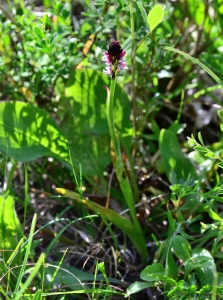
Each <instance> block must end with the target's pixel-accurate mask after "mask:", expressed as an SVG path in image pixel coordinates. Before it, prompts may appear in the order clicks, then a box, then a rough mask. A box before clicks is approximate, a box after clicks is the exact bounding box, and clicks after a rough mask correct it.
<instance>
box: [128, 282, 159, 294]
mask: <svg viewBox="0 0 223 300" xmlns="http://www.w3.org/2000/svg"><path fill="white" fill-rule="evenodd" d="M153 286H154V284H153V283H151V282H142V281H135V282H134V283H132V284H131V285H130V286H129V287H128V289H127V293H126V297H128V296H130V295H132V294H135V293H138V292H140V291H142V290H145V289H146V288H148V287H153Z"/></svg>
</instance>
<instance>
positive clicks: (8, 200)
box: [0, 196, 24, 263]
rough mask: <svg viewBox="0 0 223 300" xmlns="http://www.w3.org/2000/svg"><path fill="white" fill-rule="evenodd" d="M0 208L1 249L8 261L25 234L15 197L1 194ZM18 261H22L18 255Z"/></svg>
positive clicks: (5, 259)
mask: <svg viewBox="0 0 223 300" xmlns="http://www.w3.org/2000/svg"><path fill="white" fill-rule="evenodd" d="M0 208H1V209H0V250H1V251H2V256H3V257H4V261H7V260H8V258H9V257H10V255H11V254H12V251H13V250H15V249H16V246H17V244H18V243H19V241H20V240H21V238H22V237H23V236H24V234H23V231H22V226H21V224H20V222H19V219H18V217H17V214H16V212H15V207H14V200H13V198H12V197H11V196H8V197H3V196H0ZM16 262H17V263H21V261H20V258H19V257H18V256H17V260H16Z"/></svg>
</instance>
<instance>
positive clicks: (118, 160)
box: [106, 78, 147, 256]
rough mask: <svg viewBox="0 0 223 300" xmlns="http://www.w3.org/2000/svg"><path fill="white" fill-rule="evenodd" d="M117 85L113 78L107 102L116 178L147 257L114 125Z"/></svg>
mask: <svg viewBox="0 0 223 300" xmlns="http://www.w3.org/2000/svg"><path fill="white" fill-rule="evenodd" d="M115 84H116V79H115V78H112V79H111V86H110V91H109V89H108V88H107V101H106V110H107V119H108V127H109V132H110V136H111V144H112V147H113V148H114V152H115V160H114V168H115V171H116V176H117V178H118V181H119V184H120V188H121V191H122V193H123V196H124V199H125V201H126V203H127V205H128V208H129V211H130V215H131V218H132V222H133V224H134V226H135V228H136V229H137V231H138V232H139V239H141V242H142V241H143V242H142V244H144V249H143V250H142V252H143V255H145V256H146V255H147V249H146V244H145V240H144V235H143V233H142V229H141V227H140V224H139V221H138V218H137V216H136V210H135V201H134V197H133V193H132V189H131V185H130V181H129V178H128V176H127V174H126V171H125V167H124V164H123V160H122V155H121V148H120V141H119V136H118V132H117V131H116V129H115V124H114V115H113V111H114V110H113V107H114V93H115Z"/></svg>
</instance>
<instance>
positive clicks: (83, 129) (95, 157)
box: [56, 69, 132, 176]
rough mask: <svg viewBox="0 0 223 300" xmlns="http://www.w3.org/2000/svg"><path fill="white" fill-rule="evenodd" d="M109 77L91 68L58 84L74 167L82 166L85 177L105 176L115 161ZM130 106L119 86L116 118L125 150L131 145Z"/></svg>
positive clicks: (117, 89)
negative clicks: (109, 117) (108, 111)
mask: <svg viewBox="0 0 223 300" xmlns="http://www.w3.org/2000/svg"><path fill="white" fill-rule="evenodd" d="M109 85H110V79H109V77H108V76H106V75H104V74H102V73H101V72H97V71H94V70H91V69H83V70H76V71H75V72H73V74H72V75H71V79H70V81H69V82H68V84H67V85H66V86H65V85H63V84H62V83H61V82H58V84H57V88H56V93H58V94H60V96H61V99H60V103H59V106H60V109H59V110H58V115H59V117H60V119H61V128H62V131H63V132H64V135H65V136H66V138H67V139H68V140H69V148H70V150H71V155H72V159H73V162H74V166H79V163H81V165H82V170H83V174H85V175H88V176H94V175H101V174H102V172H103V171H104V169H105V168H106V166H107V165H108V164H109V163H110V162H111V155H110V141H111V139H110V135H109V130H108V123H107V117H106V90H105V88H104V86H109ZM129 116H130V104H129V100H128V97H127V95H126V93H125V92H124V91H123V89H122V88H120V86H119V85H116V91H115V105H114V118H115V124H116V129H117V130H118V132H119V133H120V135H121V143H122V145H124V147H125V148H130V145H131V130H132V129H131V128H132V125H131V123H130V121H129Z"/></svg>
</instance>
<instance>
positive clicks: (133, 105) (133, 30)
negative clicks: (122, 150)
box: [129, 0, 137, 138]
mask: <svg viewBox="0 0 223 300" xmlns="http://www.w3.org/2000/svg"><path fill="white" fill-rule="evenodd" d="M129 10H130V24H131V37H132V52H131V68H132V70H131V73H132V82H131V88H132V97H131V98H132V99H131V100H132V109H133V129H134V131H133V132H134V138H136V132H137V128H136V127H137V125H136V117H137V116H136V114H137V112H136V89H135V67H136V66H135V54H136V49H135V29H134V15H133V0H130V3H129Z"/></svg>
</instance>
